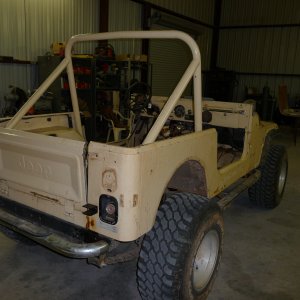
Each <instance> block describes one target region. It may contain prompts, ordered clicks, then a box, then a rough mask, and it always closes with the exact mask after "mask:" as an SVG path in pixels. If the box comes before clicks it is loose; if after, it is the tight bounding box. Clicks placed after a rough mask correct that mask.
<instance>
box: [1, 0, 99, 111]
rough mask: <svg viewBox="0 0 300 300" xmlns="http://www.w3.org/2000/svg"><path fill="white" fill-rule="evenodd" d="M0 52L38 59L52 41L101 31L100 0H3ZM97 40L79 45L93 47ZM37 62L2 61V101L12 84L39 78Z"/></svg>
mask: <svg viewBox="0 0 300 300" xmlns="http://www.w3.org/2000/svg"><path fill="white" fill-rule="evenodd" d="M0 27H1V30H0V40H1V42H0V55H4V56H13V57H14V58H15V59H21V60H30V61H36V60H37V56H39V55H44V54H45V53H46V52H48V51H49V50H50V44H51V43H52V42H53V41H64V40H65V39H66V38H68V37H70V36H72V35H74V34H77V33H86V32H98V31H99V1H98V0H63V1H62V0H47V1H40V0H10V1H0ZM94 45H95V44H89V45H88V44H85V45H79V46H78V47H76V49H75V50H76V51H78V52H81V53H82V52H83V53H84V52H88V53H90V52H91V51H93V50H94ZM35 74H36V72H35V66H34V65H19V64H0V78H1V80H0V105H1V101H3V95H4V94H5V93H7V92H8V91H9V89H8V85H10V84H13V85H16V86H19V87H21V88H23V89H25V90H27V89H32V88H33V87H34V85H35V82H36V75H35Z"/></svg>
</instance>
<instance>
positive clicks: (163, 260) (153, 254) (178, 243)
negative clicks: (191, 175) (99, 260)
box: [137, 193, 223, 300]
mask: <svg viewBox="0 0 300 300" xmlns="http://www.w3.org/2000/svg"><path fill="white" fill-rule="evenodd" d="M222 243H223V217H222V214H221V210H220V208H219V207H218V206H217V205H211V204H209V203H208V201H207V199H206V198H203V197H200V196H196V195H192V194H186V193H182V194H173V195H171V196H168V197H167V198H166V200H165V202H164V203H163V204H162V205H161V207H160V209H159V211H158V214H157V217H156V222H155V225H154V227H153V229H152V230H151V231H150V232H149V233H147V234H146V236H145V238H144V241H143V244H142V247H141V251H140V257H139V261H138V271H137V281H138V288H139V291H140V294H141V296H142V298H143V299H172V300H173V299H180V300H181V299H186V300H187V299H206V297H207V295H208V293H209V291H210V289H211V287H212V285H213V282H214V279H215V277H216V273H217V269H218V266H219V263H220V257H221V252H222Z"/></svg>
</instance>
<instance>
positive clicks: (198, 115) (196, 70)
mask: <svg viewBox="0 0 300 300" xmlns="http://www.w3.org/2000/svg"><path fill="white" fill-rule="evenodd" d="M113 39H179V40H182V41H183V42H185V43H186V44H187V45H188V46H189V48H190V49H191V52H192V55H193V59H192V61H191V62H190V64H189V66H188V68H187V69H186V71H185V72H184V74H183V76H182V78H181V79H180V80H179V82H178V84H177V86H176V88H175V89H174V91H173V92H172V94H171V95H170V97H169V99H168V101H167V103H166V104H165V106H164V107H163V109H162V111H161V112H160V114H159V116H158V117H157V119H156V121H155V123H154V124H153V126H152V128H151V129H150V131H149V132H148V134H147V136H146V138H145V140H144V141H143V145H145V144H149V143H152V142H154V141H155V140H156V138H157V136H158V135H159V133H160V131H161V129H162V128H163V126H164V124H165V122H166V121H167V119H168V117H169V115H170V114H171V112H172V111H173V109H174V108H175V106H176V103H177V101H178V100H179V99H180V97H181V95H182V93H183V92H184V90H185V88H186V86H187V85H188V83H189V81H190V80H191V78H192V77H194V78H193V81H194V114H195V131H201V130H202V95H201V94H202V87H201V56H200V50H199V47H198V45H197V44H196V42H195V41H194V40H193V39H192V38H191V37H190V36H189V35H188V34H186V33H184V32H181V31H175V30H167V31H116V32H106V33H94V34H93V33H89V34H79V35H75V36H72V37H71V38H70V39H69V40H68V42H67V44H66V48H65V58H64V59H63V60H62V61H61V63H60V64H59V65H58V66H57V67H56V68H55V69H54V71H53V72H52V73H51V74H50V75H49V77H48V78H47V79H46V80H45V81H44V82H43V83H42V84H41V86H40V87H39V88H38V89H37V90H36V92H35V93H34V94H33V95H32V96H31V97H30V98H29V99H28V100H27V102H26V103H25V104H24V105H23V106H22V107H21V109H20V110H19V111H18V112H17V113H16V114H15V115H14V117H13V118H12V119H11V120H10V121H9V122H8V123H7V125H6V128H9V129H12V128H14V127H15V126H16V125H17V123H18V122H19V121H20V120H21V119H22V118H23V117H24V116H25V114H26V113H27V112H28V110H29V109H30V108H31V107H32V106H33V105H34V104H35V103H36V102H37V101H38V99H39V98H40V97H41V96H42V95H43V94H44V93H45V92H46V90H47V89H48V88H49V86H50V85H51V84H52V83H53V82H54V80H55V79H56V78H57V77H58V76H59V75H60V74H61V73H62V72H63V71H64V70H65V68H67V75H68V79H69V86H70V93H71V100H72V106H73V112H74V121H75V129H76V130H77V131H78V133H80V134H81V135H83V132H82V126H81V119H80V111H79V106H78V99H77V93H76V87H75V77H74V72H73V64H72V53H71V50H72V47H73V45H74V44H75V43H77V42H83V41H99V40H113Z"/></svg>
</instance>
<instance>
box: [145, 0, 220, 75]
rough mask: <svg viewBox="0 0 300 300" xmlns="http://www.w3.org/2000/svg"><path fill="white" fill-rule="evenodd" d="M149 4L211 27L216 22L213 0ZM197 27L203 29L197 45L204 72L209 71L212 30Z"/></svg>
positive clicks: (156, 0)
mask: <svg viewBox="0 0 300 300" xmlns="http://www.w3.org/2000/svg"><path fill="white" fill-rule="evenodd" d="M148 2H151V3H153V4H156V5H159V6H161V7H164V8H167V9H169V10H172V11H174V12H176V13H179V14H182V15H184V16H187V17H190V18H193V19H196V20H199V21H201V22H204V23H207V24H210V25H212V24H213V22H214V6H215V1H213V0H201V1H199V0H186V1H182V0H149V1H148ZM191 25H192V24H191ZM197 27H198V28H200V29H201V34H200V35H199V36H198V37H197V43H198V45H199V48H200V51H201V58H202V70H208V69H209V63H210V54H211V42H212V29H210V28H207V27H204V26H200V25H197Z"/></svg>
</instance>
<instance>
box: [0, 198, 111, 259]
mask: <svg viewBox="0 0 300 300" xmlns="http://www.w3.org/2000/svg"><path fill="white" fill-rule="evenodd" d="M29 210H30V211H31V209H29V208H27V207H24V206H22V205H20V204H17V203H15V202H13V201H10V200H7V199H4V198H0V224H1V225H3V226H5V227H8V228H9V229H11V230H13V231H16V232H18V233H21V234H23V235H25V236H26V237H28V238H30V239H32V240H34V241H35V242H37V243H39V244H42V245H44V246H46V247H47V248H50V249H51V250H54V251H55V252H57V253H60V254H62V255H64V256H68V257H72V258H90V257H96V256H100V255H102V254H104V253H106V252H107V251H108V249H109V242H108V241H106V240H104V239H101V238H100V236H98V235H97V234H94V233H92V232H90V231H88V230H85V229H83V228H77V227H76V226H73V225H71V224H68V223H64V222H62V221H59V220H57V219H56V218H53V217H51V216H47V215H41V214H39V213H38V212H37V211H31V212H30V214H29ZM18 212H20V214H18ZM24 215H28V216H30V217H31V218H32V219H35V220H37V219H38V220H39V222H38V223H37V222H33V221H32V220H30V221H29V220H28V219H27V218H24ZM38 215H39V217H38V218H37V216H38ZM41 220H43V221H41ZM47 221H50V222H52V225H54V224H55V227H56V228H55V229H53V228H50V227H47V226H46V223H47ZM55 222H56V223H55ZM58 223H60V224H58ZM58 227H59V228H61V229H63V232H64V233H61V232H59V231H57V230H56V229H57V228H58ZM65 232H67V233H68V234H65ZM70 233H71V234H70ZM85 240H90V241H89V242H86V241H85Z"/></svg>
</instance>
